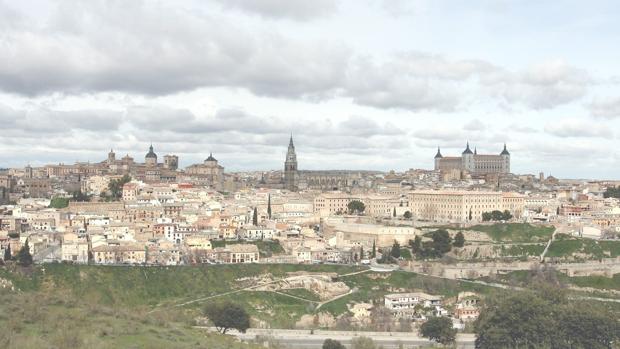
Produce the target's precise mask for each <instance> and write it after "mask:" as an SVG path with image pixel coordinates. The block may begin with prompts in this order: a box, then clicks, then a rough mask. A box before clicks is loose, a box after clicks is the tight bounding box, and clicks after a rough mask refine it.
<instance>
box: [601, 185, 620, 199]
mask: <svg viewBox="0 0 620 349" xmlns="http://www.w3.org/2000/svg"><path fill="white" fill-rule="evenodd" d="M603 197H604V198H616V199H620V187H608V188H607V189H605V192H604V193H603Z"/></svg>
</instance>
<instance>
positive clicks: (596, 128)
mask: <svg viewBox="0 0 620 349" xmlns="http://www.w3.org/2000/svg"><path fill="white" fill-rule="evenodd" d="M545 132H547V133H549V134H551V135H554V136H558V137H584V138H592V137H593V138H613V136H614V134H613V131H612V130H611V129H610V128H609V127H607V126H606V125H602V124H601V123H598V122H592V121H586V120H579V119H564V120H559V121H554V122H550V123H547V125H545Z"/></svg>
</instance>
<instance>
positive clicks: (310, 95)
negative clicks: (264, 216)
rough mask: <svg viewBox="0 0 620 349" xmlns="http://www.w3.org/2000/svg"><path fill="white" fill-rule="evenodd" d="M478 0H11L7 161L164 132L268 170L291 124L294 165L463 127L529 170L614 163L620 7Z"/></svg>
mask: <svg viewBox="0 0 620 349" xmlns="http://www.w3.org/2000/svg"><path fill="white" fill-rule="evenodd" d="M470 5H471V6H469V7H467V6H462V5H457V4H454V3H453V2H451V1H432V2H431V1H422V0H420V1H382V0H368V1H353V0H317V1H312V2H307V1H295V0H286V1H285V0H257V1H237V0H230V1H224V0H210V1H190V0H187V1H161V2H151V1H130V2H121V1H103V0H95V1H87V2H78V1H69V0H58V1H43V0H28V1H24V2H19V3H18V2H8V1H2V0H0V18H2V21H0V47H1V48H2V50H0V122H2V125H3V129H2V132H1V133H0V152H1V154H2V155H0V167H2V166H22V165H24V164H25V163H27V162H30V163H34V164H43V163H48V162H60V161H64V162H69V161H75V160H83V161H86V160H91V161H98V160H100V159H101V158H102V157H103V156H105V155H104V154H105V152H106V151H107V150H108V149H109V148H111V147H113V148H115V149H119V151H122V152H128V153H134V155H135V156H136V157H141V156H142V155H141V154H142V152H144V151H145V147H146V146H147V145H148V144H149V143H150V142H153V143H154V144H155V145H156V150H160V151H161V152H162V153H178V154H179V155H180V156H181V162H182V164H183V165H188V164H190V163H192V162H194V161H200V160H201V159H202V158H204V157H205V154H208V152H210V151H214V152H216V154H218V159H219V160H220V161H221V162H222V164H223V165H224V166H226V167H227V168H228V169H231V170H234V169H275V168H280V167H281V162H282V157H283V155H284V152H285V150H286V149H285V148H286V144H287V141H288V137H289V135H290V133H291V132H293V133H294V136H295V141H296V144H297V146H298V152H299V158H300V162H301V163H300V167H301V168H314V169H320V168H369V169H380V170H390V169H397V170H403V169H408V168H429V167H431V166H432V156H433V155H434V152H435V149H436V147H437V146H441V147H442V152H444V153H445V154H448V155H449V154H453V155H454V154H460V152H461V151H462V148H463V146H464V144H465V142H466V141H468V140H469V141H470V142H471V143H472V144H473V145H475V146H477V147H478V151H479V152H491V153H495V152H498V151H500V150H501V147H502V146H503V143H504V142H507V143H508V145H509V149H511V153H512V154H513V158H514V160H513V166H512V167H513V169H514V170H515V171H518V172H528V173H537V172H538V171H541V170H542V171H545V172H547V173H554V174H556V175H558V176H564V177H599V178H602V177H605V178H609V177H618V176H620V170H619V169H620V166H618V165H620V164H618V162H617V161H618V158H620V156H619V155H618V150H617V149H619V147H618V139H617V137H618V136H617V135H616V133H615V132H614V129H616V128H619V129H620V91H619V89H618V86H619V85H618V84H617V83H614V82H613V81H614V77H617V76H620V71H618V69H620V68H618V67H617V64H616V61H615V60H614V59H613V58H614V57H617V55H615V56H614V54H613V53H617V50H618V49H617V48H615V46H613V45H610V44H609V41H608V40H609V38H608V37H606V36H604V35H599V34H600V33H618V30H619V29H620V28H619V26H618V22H617V21H615V20H613V18H608V17H607V16H606V13H609V12H610V11H611V10H614V9H615V10H618V5H617V4H616V3H614V2H611V1H609V2H605V1H601V2H600V3H599V4H598V5H599V6H598V7H597V10H594V9H593V7H586V5H585V4H584V5H579V4H573V5H571V6H567V7H566V8H565V9H563V11H564V12H565V13H564V18H563V19H564V21H558V22H556V21H555V20H553V19H554V18H555V17H556V16H557V9H556V8H554V7H553V6H547V5H541V4H539V3H535V2H532V3H531V4H530V5H532V6H530V7H531V11H536V12H535V13H534V12H531V13H530V12H528V11H527V10H526V8H528V4H525V3H524V4H522V6H523V7H518V8H515V7H514V6H512V5H508V4H507V5H506V6H497V4H495V5H494V4H492V3H490V2H487V1H482V0H481V1H480V2H479V4H478V5H479V6H475V4H470ZM597 11H599V12H597ZM540 15H545V16H547V17H545V18H549V20H548V21H534V18H531V17H537V16H540ZM588 17H591V18H596V19H597V20H596V21H588V20H587V18H588ZM474 18H475V19H476V20H475V22H471V23H468V21H473V19H474ZM567 23H568V24H567ZM612 36H613V35H612ZM612 46H613V47H612ZM602 82H605V83H602ZM566 142H568V143H566ZM565 145H566V146H565ZM601 148H606V149H607V150H608V151H607V152H599V151H597V149H601ZM444 149H445V150H444ZM609 149H612V150H611V152H612V153H611V154H610V153H609ZM568 152H571V153H574V154H589V160H588V161H589V165H588V166H584V167H583V168H574V162H572V161H566V158H567V156H568V155H567V153H568ZM445 154H444V155H445Z"/></svg>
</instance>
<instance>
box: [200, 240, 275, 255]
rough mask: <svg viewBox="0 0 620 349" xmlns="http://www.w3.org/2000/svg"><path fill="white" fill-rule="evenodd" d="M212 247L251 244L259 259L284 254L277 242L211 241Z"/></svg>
mask: <svg viewBox="0 0 620 349" xmlns="http://www.w3.org/2000/svg"><path fill="white" fill-rule="evenodd" d="M211 243H212V244H213V247H224V246H226V245H234V244H252V245H256V247H258V252H259V253H260V256H261V257H271V256H273V255H274V254H282V253H284V249H283V248H282V245H280V242H279V241H278V240H272V241H267V240H263V241H221V240H213V241H211Z"/></svg>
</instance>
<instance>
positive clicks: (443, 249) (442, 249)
mask: <svg viewBox="0 0 620 349" xmlns="http://www.w3.org/2000/svg"><path fill="white" fill-rule="evenodd" d="M433 249H434V250H435V252H436V253H437V254H440V255H443V254H444V253H447V252H450V250H451V249H452V238H451V237H450V233H448V231H447V230H445V229H438V230H435V231H434V232H433Z"/></svg>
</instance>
